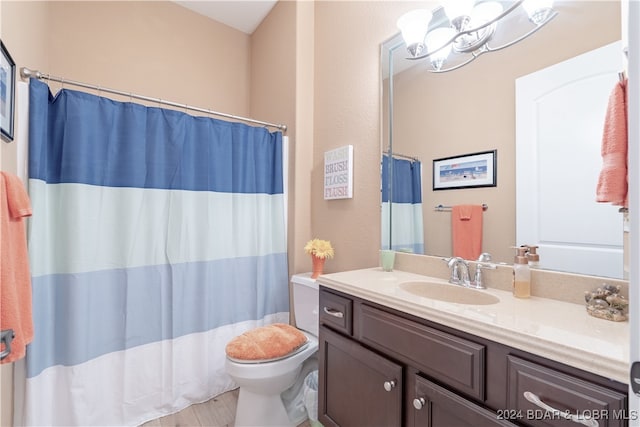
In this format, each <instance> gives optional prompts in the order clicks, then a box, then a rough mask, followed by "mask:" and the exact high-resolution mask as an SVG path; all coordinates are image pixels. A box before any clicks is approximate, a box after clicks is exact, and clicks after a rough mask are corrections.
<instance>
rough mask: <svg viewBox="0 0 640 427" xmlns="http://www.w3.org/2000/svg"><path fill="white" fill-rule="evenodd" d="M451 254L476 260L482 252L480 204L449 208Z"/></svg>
mask: <svg viewBox="0 0 640 427" xmlns="http://www.w3.org/2000/svg"><path fill="white" fill-rule="evenodd" d="M451 232H452V241H453V256H459V257H461V258H464V259H472V260H476V259H478V257H479V256H480V254H481V253H482V206H481V205H457V206H453V207H452V208H451Z"/></svg>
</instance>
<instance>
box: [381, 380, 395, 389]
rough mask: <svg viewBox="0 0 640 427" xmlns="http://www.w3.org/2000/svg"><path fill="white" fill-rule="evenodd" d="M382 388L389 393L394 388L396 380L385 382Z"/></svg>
mask: <svg viewBox="0 0 640 427" xmlns="http://www.w3.org/2000/svg"><path fill="white" fill-rule="evenodd" d="M383 386H384V389H385V390H386V391H391V390H393V389H394V388H396V380H391V381H385V382H384V384H383Z"/></svg>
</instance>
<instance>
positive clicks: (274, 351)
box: [225, 323, 308, 363]
mask: <svg viewBox="0 0 640 427" xmlns="http://www.w3.org/2000/svg"><path fill="white" fill-rule="evenodd" d="M307 340H308V338H307V336H306V335H305V334H304V333H302V331H299V330H298V329H296V328H294V327H293V326H291V325H288V324H286V323H274V324H271V325H267V326H262V327H259V328H255V329H252V330H250V331H247V332H245V333H243V334H242V335H238V336H237V337H235V338H234V339H232V340H231V341H229V343H228V344H227V347H226V349H225V350H226V353H227V357H229V359H231V360H234V361H238V362H241V363H260V362H265V361H273V360H278V359H282V358H284V357H288V356H290V355H291V354H292V353H294V352H296V351H299V350H300V349H301V348H302V346H304V345H305V344H306V343H307Z"/></svg>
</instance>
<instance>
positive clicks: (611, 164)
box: [596, 79, 628, 207]
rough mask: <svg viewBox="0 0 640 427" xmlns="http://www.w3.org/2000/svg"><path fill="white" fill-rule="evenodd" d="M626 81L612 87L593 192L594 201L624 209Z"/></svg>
mask: <svg viewBox="0 0 640 427" xmlns="http://www.w3.org/2000/svg"><path fill="white" fill-rule="evenodd" d="M627 145H628V136H627V80H626V79H624V80H623V81H620V82H619V83H617V84H616V86H615V88H614V89H613V91H612V92H611V95H610V96H609V104H608V105H607V112H606V115H605V121H604V131H603V134H602V149H601V154H602V170H601V171H600V176H599V178H598V186H597V189H596V201H597V202H611V203H612V204H613V205H615V206H624V207H626V206H627V185H628V184H627V179H628V178H627Z"/></svg>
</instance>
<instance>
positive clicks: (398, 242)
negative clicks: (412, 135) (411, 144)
mask: <svg viewBox="0 0 640 427" xmlns="http://www.w3.org/2000/svg"><path fill="white" fill-rule="evenodd" d="M421 169H422V168H421V163H420V162H419V161H418V160H404V159H397V158H394V157H391V160H390V158H389V156H388V155H387V154H385V155H383V156H382V248H383V249H394V250H396V251H404V252H412V253H416V254H423V253H424V224H423V222H422V172H421ZM390 170H391V173H390ZM390 176H391V177H393V178H392V179H391V182H389V177H390ZM389 184H391V187H390V186H389ZM389 193H391V199H390V198H389ZM390 228H391V229H390Z"/></svg>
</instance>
